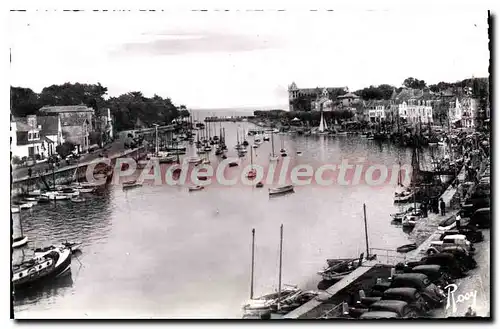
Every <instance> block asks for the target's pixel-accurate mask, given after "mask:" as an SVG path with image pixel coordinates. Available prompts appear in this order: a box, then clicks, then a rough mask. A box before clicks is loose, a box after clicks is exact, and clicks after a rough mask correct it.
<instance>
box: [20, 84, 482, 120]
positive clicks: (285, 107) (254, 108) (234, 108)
mask: <svg viewBox="0 0 500 329" xmlns="http://www.w3.org/2000/svg"><path fill="white" fill-rule="evenodd" d="M472 78H475V79H488V80H489V78H490V77H489V75H488V76H471V77H464V78H462V79H458V80H456V81H446V80H440V81H438V82H433V83H429V82H427V81H426V85H427V87H428V86H430V85H433V84H437V83H439V82H447V83H455V82H460V81H463V80H466V79H472ZM424 81H425V80H424ZM64 83H72V84H75V83H81V84H97V83H99V82H94V83H92V82H70V81H67V82H63V83H60V84H59V85H62V84H64ZM381 84H388V85H391V84H390V83H381ZM381 84H377V85H375V86H378V85H381ZM52 85H58V84H56V83H53V84H49V85H47V86H45V87H43V88H46V87H49V86H52ZM392 85H393V84H392ZM102 86H103V87H107V86H106V85H103V84H102ZM370 86H371V85H367V86H365V87H362V88H359V89H356V90H353V89H351V88H349V86H345V87H347V88H349V92H351V93H355V92H356V91H358V90H361V89H363V88H368V87H370ZM393 86H394V87H395V88H402V87H404V86H403V85H402V84H401V85H399V86H396V85H393ZM10 87H16V88H29V89H31V90H32V91H33V92H35V93H40V92H41V91H42V89H43V88H42V89H40V91H36V90H34V89H33V88H30V87H26V86H19V85H18V86H14V85H12V84H11V86H10ZM297 87H298V88H299V89H302V88H320V89H321V88H328V87H333V86H316V87H310V86H306V87H301V86H297ZM131 92H141V93H142V94H143V95H144V96H146V97H153V96H154V95H155V94H156V95H158V96H161V97H164V98H170V99H171V100H172V102H173V103H174V104H178V105H180V104H183V103H182V102H176V100H175V99H173V98H172V97H170V96H168V95H159V94H158V93H153V94H152V95H147V94H146V93H144V92H142V91H141V90H130V91H128V92H124V93H123V94H125V93H131ZM120 95H122V94H116V95H109V94H106V95H105V96H104V98H105V99H108V98H110V97H118V96H120ZM184 105H186V108H187V109H188V110H195V111H270V110H285V111H287V110H289V105H288V104H281V105H255V106H247V105H245V106H220V107H217V106H213V107H197V106H194V107H191V106H189V104H184Z"/></svg>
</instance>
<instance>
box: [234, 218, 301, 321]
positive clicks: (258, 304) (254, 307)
mask: <svg viewBox="0 0 500 329" xmlns="http://www.w3.org/2000/svg"><path fill="white" fill-rule="evenodd" d="M254 263H255V229H252V273H251V282H250V299H249V300H248V301H247V302H245V303H244V305H243V311H244V312H245V313H247V314H252V313H253V314H255V313H257V314H259V313H268V312H271V311H274V312H279V311H280V310H281V306H282V303H283V302H284V301H285V299H286V298H287V297H290V296H291V295H293V294H295V293H297V292H300V289H298V288H297V287H295V286H291V285H284V287H282V284H281V280H282V268H283V224H281V226H280V256H279V274H278V291H277V292H274V293H270V294H266V295H263V296H260V297H257V298H254V296H253V293H254Z"/></svg>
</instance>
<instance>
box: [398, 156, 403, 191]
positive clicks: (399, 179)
mask: <svg viewBox="0 0 500 329" xmlns="http://www.w3.org/2000/svg"><path fill="white" fill-rule="evenodd" d="M398 185H399V186H403V179H401V161H399V171H398Z"/></svg>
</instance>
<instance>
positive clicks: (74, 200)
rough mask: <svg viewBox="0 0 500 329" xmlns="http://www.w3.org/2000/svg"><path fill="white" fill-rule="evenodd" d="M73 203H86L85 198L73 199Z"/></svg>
mask: <svg viewBox="0 0 500 329" xmlns="http://www.w3.org/2000/svg"><path fill="white" fill-rule="evenodd" d="M71 202H74V203H82V202H85V199H84V198H80V197H76V198H71Z"/></svg>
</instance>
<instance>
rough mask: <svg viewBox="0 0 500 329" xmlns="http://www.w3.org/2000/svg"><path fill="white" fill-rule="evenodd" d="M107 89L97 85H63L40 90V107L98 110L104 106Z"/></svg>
mask: <svg viewBox="0 0 500 329" xmlns="http://www.w3.org/2000/svg"><path fill="white" fill-rule="evenodd" d="M107 92H108V88H106V87H103V86H101V84H100V83H97V84H81V83H75V84H72V83H69V82H67V83H65V84H62V85H52V86H49V87H45V88H43V89H42V92H41V93H40V96H39V99H40V103H41V105H42V106H44V105H48V106H50V105H52V106H57V105H60V106H63V105H80V104H84V105H86V106H89V107H92V108H93V109H98V108H100V107H102V106H103V105H104V104H105V100H104V95H106V93H107Z"/></svg>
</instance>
